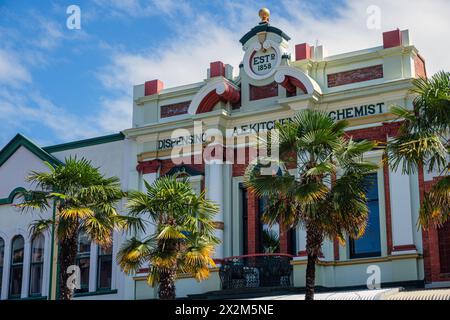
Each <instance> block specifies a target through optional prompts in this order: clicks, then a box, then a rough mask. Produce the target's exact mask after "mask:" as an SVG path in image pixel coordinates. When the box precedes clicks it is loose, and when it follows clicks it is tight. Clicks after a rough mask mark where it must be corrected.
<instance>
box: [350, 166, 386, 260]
mask: <svg viewBox="0 0 450 320" xmlns="http://www.w3.org/2000/svg"><path fill="white" fill-rule="evenodd" d="M366 183H367V189H368V192H367V206H368V207H369V219H368V222H367V227H366V232H365V233H364V235H363V236H362V237H361V238H359V239H356V240H355V239H350V258H351V259H354V258H368V257H378V256H380V255H381V240H380V210H379V204H378V183H377V175H376V174H371V175H369V176H368V177H367V178H366Z"/></svg>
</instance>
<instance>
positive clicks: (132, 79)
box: [99, 0, 450, 94]
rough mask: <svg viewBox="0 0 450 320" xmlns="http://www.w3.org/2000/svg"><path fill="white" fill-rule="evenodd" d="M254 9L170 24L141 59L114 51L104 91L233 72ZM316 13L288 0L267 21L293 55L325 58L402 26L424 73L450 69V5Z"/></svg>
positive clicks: (442, 0)
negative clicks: (371, 20) (222, 67)
mask: <svg viewBox="0 0 450 320" xmlns="http://www.w3.org/2000/svg"><path fill="white" fill-rule="evenodd" d="M130 2H133V3H135V2H136V1H130ZM431 2H432V3H431ZM160 3H161V4H160V5H159V7H158V10H160V13H167V14H170V13H171V12H172V10H173V7H172V6H173V5H174V4H173V1H169V2H162V1H161V2H160ZM373 4H375V5H377V6H379V7H380V9H381V29H380V30H369V29H368V28H367V25H366V21H367V18H368V15H367V13H366V10H367V7H368V6H370V5H373ZM129 6H130V7H131V4H129ZM259 6H260V4H259V3H257V2H252V3H250V4H249V3H246V4H242V3H240V2H238V1H235V2H233V1H229V2H227V3H226V4H225V5H224V7H223V12H221V13H220V14H221V17H222V20H220V21H219V20H217V17H216V16H211V15H197V16H193V17H192V18H193V19H192V20H190V22H189V24H186V23H179V24H178V25H177V23H176V21H174V26H175V30H176V34H175V36H174V37H173V38H171V39H167V40H168V41H167V42H165V43H163V44H161V45H159V46H152V47H151V48H147V51H146V53H133V52H124V51H121V52H113V53H112V58H111V64H110V65H109V66H107V67H106V68H104V69H102V70H101V71H100V74H99V77H100V79H101V81H102V82H103V84H104V85H105V86H106V87H108V88H113V89H115V90H117V89H118V90H122V91H123V92H124V93H126V94H129V93H130V92H131V86H132V85H134V84H138V83H143V82H144V81H146V80H151V79H156V78H158V79H161V80H162V81H163V82H165V84H166V87H170V86H176V85H182V84H188V83H192V82H198V81H201V80H202V79H204V77H205V74H206V69H207V67H208V65H209V62H211V61H215V60H222V61H224V62H226V63H231V64H232V65H233V66H234V67H235V68H237V67H238V64H239V62H240V61H241V59H242V56H243V52H242V50H241V46H240V44H239V42H238V40H239V38H240V37H241V36H243V35H244V33H245V32H246V31H248V30H249V29H250V28H251V27H252V26H254V25H256V23H257V22H258V20H257V19H258V18H257V12H258V8H259ZM314 10H315V8H314V7H312V6H311V5H309V4H307V3H305V2H303V1H293V0H284V1H283V2H282V4H281V5H280V6H279V7H278V8H274V9H272V18H271V23H272V25H274V26H277V27H279V28H281V29H282V30H283V31H285V32H286V33H287V34H288V35H290V36H291V37H292V40H291V42H290V44H291V51H293V50H294V45H295V44H297V43H302V42H308V43H310V44H315V42H316V41H319V43H320V44H323V45H324V47H325V49H326V50H327V52H328V53H329V54H338V53H342V52H349V51H354V50H360V49H364V48H368V47H375V46H380V45H381V44H382V32H383V31H387V30H392V29H395V28H397V27H399V28H401V29H410V35H411V38H412V41H413V44H414V45H416V47H417V48H418V49H419V51H420V52H421V54H422V55H423V56H424V57H425V59H426V62H427V68H428V72H429V74H433V73H435V72H436V71H438V70H439V69H446V70H449V69H450V59H448V58H447V53H448V52H449V51H450V42H449V41H447V39H448V35H449V34H448V33H449V31H448V30H449V27H450V23H449V22H448V18H447V17H446V13H447V12H450V2H449V1H446V0H434V1H411V0H409V1H408V0H397V1H389V0H379V1H374V0H361V1H349V2H348V5H347V6H343V7H342V8H339V9H338V15H337V16H336V17H329V16H327V17H323V16H320V15H317V14H316V12H314ZM227 21H228V22H229V23H227ZM224 25H225V26H224ZM149 40H150V39H149Z"/></svg>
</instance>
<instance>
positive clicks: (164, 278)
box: [158, 268, 176, 300]
mask: <svg viewBox="0 0 450 320" xmlns="http://www.w3.org/2000/svg"><path fill="white" fill-rule="evenodd" d="M175 275H176V269H173V268H172V269H170V270H165V271H163V272H161V273H160V275H159V290H158V295H159V299H161V300H174V299H175Z"/></svg>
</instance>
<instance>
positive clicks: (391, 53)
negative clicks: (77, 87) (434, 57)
mask: <svg viewBox="0 0 450 320" xmlns="http://www.w3.org/2000/svg"><path fill="white" fill-rule="evenodd" d="M240 41H241V44H242V48H243V51H244V53H243V60H242V63H241V64H240V65H239V66H238V67H237V68H233V67H232V66H230V65H228V64H225V63H222V62H220V61H219V62H212V63H211V64H210V67H209V69H208V70H205V73H206V74H207V76H206V79H204V80H202V81H200V82H198V83H193V84H188V85H185V86H181V87H176V88H168V89H166V88H164V84H163V82H162V81H160V80H151V81H148V82H146V83H144V84H140V85H136V86H135V87H134V100H133V123H132V127H131V128H129V129H126V128H124V131H123V132H121V133H119V134H115V135H110V136H105V137H100V138H93V139H88V140H83V141H76V142H71V143H67V144H63V145H56V146H50V147H44V148H42V147H39V146H37V145H36V144H34V143H33V142H31V141H30V140H28V139H26V138H25V137H23V136H20V135H18V136H16V137H15V138H14V139H13V140H12V141H11V142H10V143H9V144H8V145H7V146H5V147H4V148H3V149H2V150H1V151H0V271H1V273H0V279H2V281H1V291H0V292H1V296H0V297H1V299H8V298H33V297H37V298H39V297H47V298H53V297H54V294H53V293H52V291H54V288H55V284H54V283H53V282H52V280H51V279H52V278H53V277H52V274H54V272H56V271H55V270H53V269H54V268H52V258H53V261H54V255H52V254H51V252H52V245H51V243H52V240H51V239H52V238H51V235H50V234H49V235H46V236H45V238H44V239H43V240H42V241H41V243H42V244H36V241H33V239H30V236H29V234H28V232H27V230H28V225H29V224H30V222H31V221H32V220H34V219H36V217H35V216H32V215H23V214H20V213H19V212H18V210H17V209H16V208H15V207H14V206H13V204H14V202H15V199H14V196H15V193H16V192H17V190H20V189H18V188H26V189H27V188H30V187H32V186H30V185H29V184H28V183H27V182H26V176H27V175H28V173H29V172H30V171H32V170H47V169H46V167H45V166H44V164H43V161H48V162H50V163H54V164H58V163H62V162H64V159H65V157H67V156H70V155H77V156H78V157H81V156H84V157H86V158H88V159H90V160H92V162H93V163H94V165H96V166H99V167H100V168H101V170H102V171H103V172H104V173H105V174H106V175H114V176H117V177H119V178H120V179H121V181H122V186H123V189H124V190H132V189H134V190H143V181H144V180H146V181H147V182H149V183H152V182H153V181H154V180H155V179H157V178H158V177H160V176H163V175H167V174H174V173H177V172H183V173H184V174H186V175H189V177H190V181H191V183H192V185H193V187H194V188H195V189H196V190H197V191H200V190H206V194H207V197H208V198H209V199H211V200H213V201H215V202H216V203H217V204H218V205H219V207H220V212H219V214H217V216H216V226H217V236H218V237H219V238H220V239H221V240H222V243H221V244H220V245H218V246H217V248H216V251H215V257H214V258H215V260H216V261H217V262H218V264H219V265H220V263H221V262H222V261H224V260H223V259H226V258H227V257H232V256H243V255H257V254H260V253H264V252H266V251H267V248H266V247H265V245H266V244H265V240H264V237H263V232H264V230H267V226H265V225H263V224H262V223H261V220H260V215H261V211H262V207H263V201H262V199H258V198H257V197H256V196H255V195H254V194H253V193H252V192H250V191H247V190H246V189H245V187H244V185H243V181H244V180H243V175H244V171H245V168H246V167H247V165H248V163H249V162H250V161H251V160H252V158H253V157H255V153H254V145H253V143H254V140H252V139H251V138H249V137H252V136H254V135H255V133H258V132H259V133H262V132H266V131H268V130H271V129H273V128H274V124H275V123H276V122H277V121H280V122H283V121H289V119H290V118H291V117H293V116H295V114H296V113H297V112H298V111H300V110H304V109H308V108H309V109H315V110H323V111H326V112H327V113H328V114H329V115H330V117H332V118H333V119H346V120H348V122H349V123H350V127H349V130H348V132H347V134H348V135H349V136H352V137H353V138H354V139H369V140H376V141H379V142H386V141H388V140H389V139H390V138H392V137H394V136H395V135H396V134H397V130H398V127H399V123H398V122H396V121H395V120H396V119H395V118H394V117H393V116H392V115H391V114H390V113H389V108H390V107H391V106H392V105H401V106H406V107H408V108H411V106H412V100H413V97H412V96H411V94H410V93H409V90H410V89H411V80H412V79H413V78H415V77H419V76H426V71H425V61H424V59H423V58H422V57H421V56H420V55H419V53H418V50H417V49H416V48H415V47H414V46H413V45H412V44H411V43H410V40H409V32H408V30H403V31H401V30H393V31H389V32H385V33H383V36H382V39H381V35H380V46H377V47H373V48H369V49H364V50H360V51H355V52H349V53H345V54H340V55H335V56H325V53H324V52H325V51H324V48H323V47H322V46H316V47H314V46H310V45H308V44H305V43H304V44H292V43H290V38H289V36H288V35H286V34H285V33H284V32H283V31H282V30H280V29H278V28H276V27H273V26H271V25H269V24H267V23H261V24H259V25H257V26H256V27H255V28H253V29H252V30H251V31H249V32H248V33H247V34H246V35H244V36H243V37H242V39H241V40H240ZM381 42H382V45H381ZM130 107H131V106H130ZM199 127H201V128H200V129H199V130H198V128H199ZM365 157H366V158H367V159H368V160H369V161H373V162H375V163H379V164H381V160H382V157H383V150H381V149H376V150H373V151H371V152H369V153H368V154H366V155H365ZM295 167H296V164H295V163H292V164H291V166H290V169H292V170H295ZM374 179H375V181H376V183H375V186H374V187H373V188H372V189H371V191H370V195H369V202H370V204H369V208H370V217H369V227H368V231H367V233H366V235H365V236H364V237H363V238H362V239H359V240H356V241H353V240H351V239H349V240H348V241H347V243H346V245H345V246H343V245H340V244H339V243H338V242H337V240H334V239H327V240H326V241H325V243H324V245H323V248H322V257H321V258H320V261H319V263H318V267H317V277H316V283H317V285H318V286H322V287H326V288H344V287H356V286H365V285H366V281H367V278H368V276H369V275H370V274H368V273H367V272H368V267H370V266H372V265H376V266H377V267H379V270H380V276H381V283H382V286H387V285H414V286H421V285H424V284H425V285H427V286H446V285H450V232H449V231H450V227H449V226H448V225H446V226H444V227H443V228H441V229H430V230H429V231H422V230H421V229H420V228H418V226H417V221H418V214H419V207H420V201H421V197H422V196H423V192H424V191H425V190H427V189H428V188H429V187H430V186H431V185H432V184H433V181H435V179H436V174H433V173H427V172H424V171H423V170H422V169H421V170H419V173H417V174H411V175H404V174H402V173H401V171H394V170H392V169H390V168H389V167H388V166H386V165H382V164H381V165H380V169H379V170H378V171H377V172H376V174H374ZM124 208H125V200H124V201H123V202H122V203H121V204H120V208H119V209H120V210H125V209H124ZM46 214H47V215H48V216H49V217H50V216H51V214H52V212H48V213H46ZM277 228H278V227H275V229H277ZM272 231H273V232H274V233H275V234H276V235H277V237H278V240H279V245H278V247H277V249H276V250H277V251H278V252H279V253H280V254H286V255H291V256H292V260H291V265H292V268H293V283H292V285H293V286H294V287H299V288H301V287H304V284H305V282H304V281H305V280H304V278H305V277H304V275H305V269H306V255H305V242H306V241H305V231H304V230H303V229H302V228H300V227H298V228H296V229H294V230H279V228H278V229H277V230H274V227H272ZM126 236H127V235H124V234H116V235H115V236H114V244H113V247H112V249H111V251H110V252H108V253H107V254H103V253H104V252H101V251H100V250H99V248H97V246H96V245H94V244H91V245H90V246H88V247H87V246H86V245H84V246H81V245H80V248H82V249H83V250H84V252H80V259H81V260H80V261H83V262H84V264H85V265H84V266H85V269H84V270H87V271H85V277H84V284H85V286H84V291H83V292H80V293H79V294H78V295H77V298H79V299H83V298H84V299H86V298H105V299H146V298H154V297H156V290H155V289H153V288H150V287H148V285H147V283H146V277H145V270H142V272H141V273H138V274H136V275H135V276H125V275H124V274H123V273H122V272H121V271H120V269H119V268H118V266H117V265H116V263H115V262H114V261H115V258H114V256H115V254H116V252H117V250H118V248H119V247H120V245H121V243H122V242H123V240H124V239H125V237H126ZM18 237H22V240H21V239H20V238H18ZM18 239H19V240H18ZM21 241H22V242H21ZM36 248H37V249H36ZM86 248H87V249H86ZM80 250H81V249H80ZM36 252H40V253H41V255H42V257H40V256H39V255H38V256H36V254H35V253H36ZM109 256H110V257H111V260H110V262H109V263H110V267H108V266H107V265H108V261H109V260H108V259H109ZM105 257H106V258H105ZM83 258H84V260H82V259H83ZM102 259H103V260H102ZM105 259H106V260H105ZM36 260H38V261H42V271H40V270H36V269H38V268H37V267H33V266H35V265H38V264H39V263H41V262H36ZM105 261H106V263H105ZM86 266H87V268H86ZM105 268H106V271H105V270H104V269H105ZM109 268H110V269H109ZM369 269H370V268H369ZM211 271H212V272H211V276H210V278H209V279H208V280H206V281H203V282H200V283H198V282H196V281H195V280H194V279H193V278H190V277H189V276H188V275H181V276H180V277H179V279H178V280H177V284H176V287H177V296H179V297H184V296H187V295H189V294H200V293H205V292H209V291H216V290H220V289H221V281H220V277H219V271H218V269H217V268H216V269H212V270H211ZM20 272H21V275H20V277H19V274H20ZM36 277H37V278H38V279H36ZM39 277H40V278H39ZM39 279H40V280H39ZM36 286H37V288H39V286H40V288H41V289H40V292H37V293H36V290H35V289H36ZM31 287H33V289H30V288H31ZM37 291H39V290H37Z"/></svg>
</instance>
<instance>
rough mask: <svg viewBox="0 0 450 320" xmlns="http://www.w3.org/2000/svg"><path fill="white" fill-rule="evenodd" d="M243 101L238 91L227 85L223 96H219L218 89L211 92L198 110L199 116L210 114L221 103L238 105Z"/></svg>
mask: <svg viewBox="0 0 450 320" xmlns="http://www.w3.org/2000/svg"><path fill="white" fill-rule="evenodd" d="M240 99H241V94H240V93H239V91H238V90H236V89H235V88H233V87H232V86H230V85H229V84H227V83H225V91H224V92H223V93H222V94H220V95H219V94H217V91H216V89H213V90H212V91H211V92H209V93H208V94H207V95H206V96H205V97H204V98H203V100H202V101H201V102H200V104H199V106H198V108H197V112H196V113H197V114H199V113H205V112H210V111H211V110H212V109H213V108H214V106H215V105H216V104H218V103H219V101H225V102H230V103H237V102H239V101H240Z"/></svg>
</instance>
